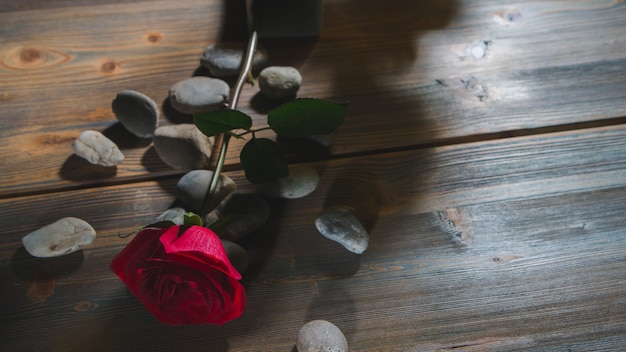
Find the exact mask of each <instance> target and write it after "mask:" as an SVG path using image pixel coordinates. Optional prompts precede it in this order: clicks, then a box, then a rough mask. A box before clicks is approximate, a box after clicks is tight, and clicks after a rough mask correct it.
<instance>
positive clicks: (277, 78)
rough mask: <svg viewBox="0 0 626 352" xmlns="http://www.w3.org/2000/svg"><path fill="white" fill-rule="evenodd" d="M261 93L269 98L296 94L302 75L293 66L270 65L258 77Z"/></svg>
mask: <svg viewBox="0 0 626 352" xmlns="http://www.w3.org/2000/svg"><path fill="white" fill-rule="evenodd" d="M258 82H259V89H260V90H261V93H262V94H263V95H264V96H265V97H267V98H270V99H282V98H288V97H293V96H295V95H296V93H297V92H298V90H299V89H300V85H301V84H302V76H301V75H300V72H298V70H297V69H296V68H295V67H291V66H270V67H266V68H264V69H263V71H261V73H260V74H259V77H258Z"/></svg>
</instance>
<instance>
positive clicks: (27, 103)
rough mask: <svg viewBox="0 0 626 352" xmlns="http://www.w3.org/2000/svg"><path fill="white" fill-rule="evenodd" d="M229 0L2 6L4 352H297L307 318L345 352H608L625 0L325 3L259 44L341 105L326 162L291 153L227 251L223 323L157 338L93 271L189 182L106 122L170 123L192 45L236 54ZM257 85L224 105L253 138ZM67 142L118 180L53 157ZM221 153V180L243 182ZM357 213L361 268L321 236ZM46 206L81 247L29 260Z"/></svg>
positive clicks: (625, 149) (622, 161)
mask: <svg viewBox="0 0 626 352" xmlns="http://www.w3.org/2000/svg"><path fill="white" fill-rule="evenodd" d="M241 9H242V7H241V1H239V2H236V1H218V0H180V1H176V2H171V1H151V0H146V1H136V2H124V1H119V0H106V1H83V0H80V1H79V0H58V1H57V0H55V1H41V0H28V1H2V2H0V160H2V162H1V163H0V207H1V209H2V212H1V213H0V219H1V220H2V224H3V226H2V228H0V282H1V286H0V316H1V317H2V319H1V320H0V350H2V351H141V350H153V351H172V350H175V351H295V348H294V345H295V336H296V334H297V331H298V329H299V328H300V326H302V324H304V323H306V322H307V321H309V320H312V319H318V318H319V319H326V320H329V321H332V322H333V323H335V324H336V325H337V326H338V327H339V328H341V329H342V331H343V332H344V333H345V335H346V337H347V340H348V342H349V345H350V350H351V351H447V350H454V351H513V350H532V351H621V350H624V346H626V299H625V298H624V297H626V202H625V201H624V199H625V198H626V5H625V4H624V3H623V2H622V1H609V0H575V1H523V0H511V1H496V0H480V1H470V0H440V1H435V0H432V1H405V2H389V1H386V2H385V1H378V0H360V1H356V0H327V1H325V2H324V25H323V30H322V33H321V35H320V37H319V38H317V39H316V40H308V41H264V42H263V43H262V44H263V45H265V46H266V47H267V48H268V50H269V52H270V62H271V63H272V64H277V65H293V66H295V67H297V68H298V69H299V70H300V71H301V73H302V75H303V77H304V83H303V86H302V89H301V90H300V92H299V95H300V96H314V97H319V98H325V99H330V100H336V101H349V102H350V108H349V113H348V117H347V119H346V121H345V123H344V124H343V125H342V126H341V128H340V129H339V130H338V131H337V132H336V133H335V134H334V135H333V143H332V147H331V148H330V150H329V151H323V150H320V148H312V146H311V145H300V144H296V145H290V147H293V150H295V152H292V153H291V154H290V159H291V161H293V162H295V163H306V164H308V165H311V166H313V167H315V168H316V169H317V170H318V171H319V172H320V174H321V183H320V186H319V188H318V189H317V190H316V191H315V192H314V193H313V194H312V195H310V196H309V197H307V198H303V199H298V200H289V201H286V200H285V201H279V200H270V203H271V206H272V216H271V219H270V221H269V223H268V224H266V225H265V226H264V227H263V228H262V229H261V230H260V231H258V233H256V234H254V236H252V237H251V238H249V239H247V240H245V241H244V242H243V243H242V244H243V245H244V246H245V247H246V248H247V249H248V250H249V253H250V256H251V260H252V266H251V269H250V270H249V271H248V272H246V274H245V277H244V282H245V285H246V287H247V293H248V300H249V307H248V309H247V310H246V312H245V313H244V315H243V316H242V317H241V318H239V319H237V320H235V321H233V322H231V323H228V324H226V325H224V326H220V327H215V326H191V327H169V326H165V325H162V324H160V323H158V322H157V321H156V319H155V318H154V317H153V316H152V315H150V314H149V313H148V312H147V311H146V310H145V309H144V308H143V306H141V304H140V303H139V302H138V301H137V300H136V299H135V298H134V297H133V296H132V295H131V294H130V293H129V292H128V291H127V290H126V288H125V287H124V285H123V283H121V282H120V281H119V280H118V279H117V278H116V277H115V276H114V274H113V273H111V272H110V271H109V269H108V264H109V262H110V261H111V259H112V258H113V256H114V255H115V254H117V253H118V252H119V251H120V250H121V249H122V248H123V246H124V245H125V244H126V243H128V241H129V238H125V236H124V235H125V234H128V233H130V232H132V231H133V230H135V229H136V228H137V227H138V226H141V225H142V224H145V223H147V222H151V221H152V220H153V219H154V218H155V217H156V216H157V215H158V214H160V213H161V212H163V211H164V210H165V209H167V208H168V207H170V206H171V205H173V204H176V194H175V186H176V182H177V181H178V178H179V177H180V175H182V174H183V173H185V172H186V171H187V170H173V169H171V168H169V167H168V166H166V165H165V164H164V163H163V162H161V161H160V160H159V158H158V156H157V155H156V153H155V152H154V149H153V148H152V146H151V143H150V141H149V140H141V139H138V138H134V137H132V136H131V135H130V133H128V132H127V131H125V130H124V129H123V127H121V125H120V124H119V123H117V122H116V120H115V116H114V115H113V113H112V111H111V108H110V105H111V100H112V98H113V97H114V96H115V94H116V92H117V91H119V90H122V89H135V90H138V91H141V92H143V93H145V94H147V95H148V96H150V97H152V98H153V99H154V100H155V101H156V102H157V103H158V104H159V105H160V106H161V108H162V112H163V116H162V118H161V121H160V123H161V124H163V125H165V124H173V123H181V122H188V121H189V116H185V115H181V114H176V113H174V112H173V110H172V109H171V107H169V105H168V103H167V91H168V89H169V87H170V86H171V85H172V84H173V83H176V82H177V81H179V80H182V79H184V78H187V77H190V76H192V75H194V74H205V72H204V71H203V70H202V69H199V60H198V58H199V55H200V53H201V52H202V51H203V49H204V48H205V47H206V46H207V45H209V44H212V43H216V42H220V41H233V40H245V34H246V30H245V26H243V25H242V22H241V20H242V17H241V16H240V15H241ZM257 92H258V90H257V88H256V87H248V88H246V89H245V90H244V93H243V95H242V101H241V103H240V108H241V109H242V110H243V111H245V112H246V113H248V114H250V115H252V116H253V117H254V120H255V124H257V125H259V126H261V125H263V124H264V118H265V112H266V111H267V109H269V108H270V107H271V106H270V104H269V103H268V102H266V101H263V99H261V98H260V97H259V96H258V94H257ZM86 129H95V130H98V131H102V132H104V133H105V134H106V135H108V136H109V137H110V138H112V139H113V140H115V141H116V142H118V143H119V145H120V147H121V148H122V150H123V152H124V153H125V155H126V160H125V161H124V162H123V163H122V164H120V165H119V166H118V167H117V168H104V167H95V166H92V165H89V164H88V163H87V162H85V161H83V160H82V159H80V158H78V157H76V156H72V155H71V149H70V145H71V143H72V141H73V140H74V139H75V138H76V137H77V136H78V135H79V134H80V132H81V131H83V130H86ZM240 148H241V144H240V143H234V144H232V145H231V148H230V151H229V157H228V160H227V166H226V169H227V170H228V174H229V175H230V176H231V177H233V178H234V179H235V180H236V181H237V183H238V184H239V185H240V188H243V189H247V188H251V186H250V185H249V184H248V183H247V182H246V181H245V179H244V177H243V175H242V173H241V171H240V170H239V165H238V158H237V155H238V151H239V149H240ZM335 204H346V205H350V206H352V207H354V208H355V209H356V211H357V214H358V216H359V218H360V219H361V220H362V221H363V223H364V224H365V225H366V227H367V229H368V231H369V232H370V235H371V242H370V246H369V248H368V250H367V251H366V252H365V253H364V254H362V255H355V254H351V253H349V252H347V251H346V250H344V249H343V248H342V247H341V246H339V245H338V244H336V243H334V242H331V241H329V240H327V239H325V238H323V237H322V236H321V235H319V234H318V233H317V230H316V229H315V227H314V225H313V220H314V219H315V216H316V215H317V214H318V213H319V212H321V211H322V210H323V209H325V208H326V207H329V206H331V205H335ZM65 216H76V217H80V218H82V219H84V220H86V221H88V222H89V223H90V224H92V225H93V226H94V228H95V229H96V231H97V233H98V237H97V239H96V241H95V242H94V244H93V245H92V246H90V247H88V248H86V249H85V250H84V251H81V252H77V253H74V254H71V255H68V256H66V257H61V258H55V259H49V260H41V259H35V258H32V257H30V255H28V254H27V253H26V251H25V250H24V248H23V247H22V245H21V238H22V237H23V236H24V235H25V234H27V233H29V232H31V231H33V230H35V229H37V228H39V227H41V226H44V225H46V224H49V223H51V222H54V221H56V220H58V219H60V218H62V217H65Z"/></svg>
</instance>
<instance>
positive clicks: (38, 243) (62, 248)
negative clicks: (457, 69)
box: [22, 217, 96, 258]
mask: <svg viewBox="0 0 626 352" xmlns="http://www.w3.org/2000/svg"><path fill="white" fill-rule="evenodd" d="M95 238H96V231H95V230H94V229H93V227H91V225H89V224H88V223H87V222H86V221H84V220H81V219H78V218H74V217H67V218H63V219H60V220H58V221H56V222H54V223H52V224H50V225H46V226H44V227H42V228H40V229H38V230H35V231H33V232H31V233H29V234H28V235H26V236H24V237H23V238H22V244H23V245H24V248H25V249H26V251H27V252H28V253H30V255H32V256H33V257H40V258H47V257H58V256H61V255H65V254H70V253H73V252H76V251H78V250H80V249H82V248H84V247H85V246H88V245H90V244H91V243H92V242H93V240H94V239H95Z"/></svg>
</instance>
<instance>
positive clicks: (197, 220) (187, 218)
mask: <svg viewBox="0 0 626 352" xmlns="http://www.w3.org/2000/svg"><path fill="white" fill-rule="evenodd" d="M183 224H185V225H198V226H202V218H201V217H200V215H198V214H196V213H192V212H187V213H185V215H183Z"/></svg>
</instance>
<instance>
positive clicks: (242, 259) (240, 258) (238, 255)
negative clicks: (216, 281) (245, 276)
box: [222, 240, 249, 274]
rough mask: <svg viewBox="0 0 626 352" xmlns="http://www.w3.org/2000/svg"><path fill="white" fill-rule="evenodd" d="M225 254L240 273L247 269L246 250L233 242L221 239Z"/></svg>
mask: <svg viewBox="0 0 626 352" xmlns="http://www.w3.org/2000/svg"><path fill="white" fill-rule="evenodd" d="M222 245H223V246H224V250H225V251H226V256H227V257H228V260H229V261H230V263H231V264H232V265H233V266H234V267H235V269H237V271H238V272H239V273H240V274H242V273H244V272H245V271H246V269H248V263H249V259H248V252H247V251H246V250H245V249H244V248H243V247H241V246H240V245H238V244H237V243H235V242H232V241H228V240H222Z"/></svg>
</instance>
